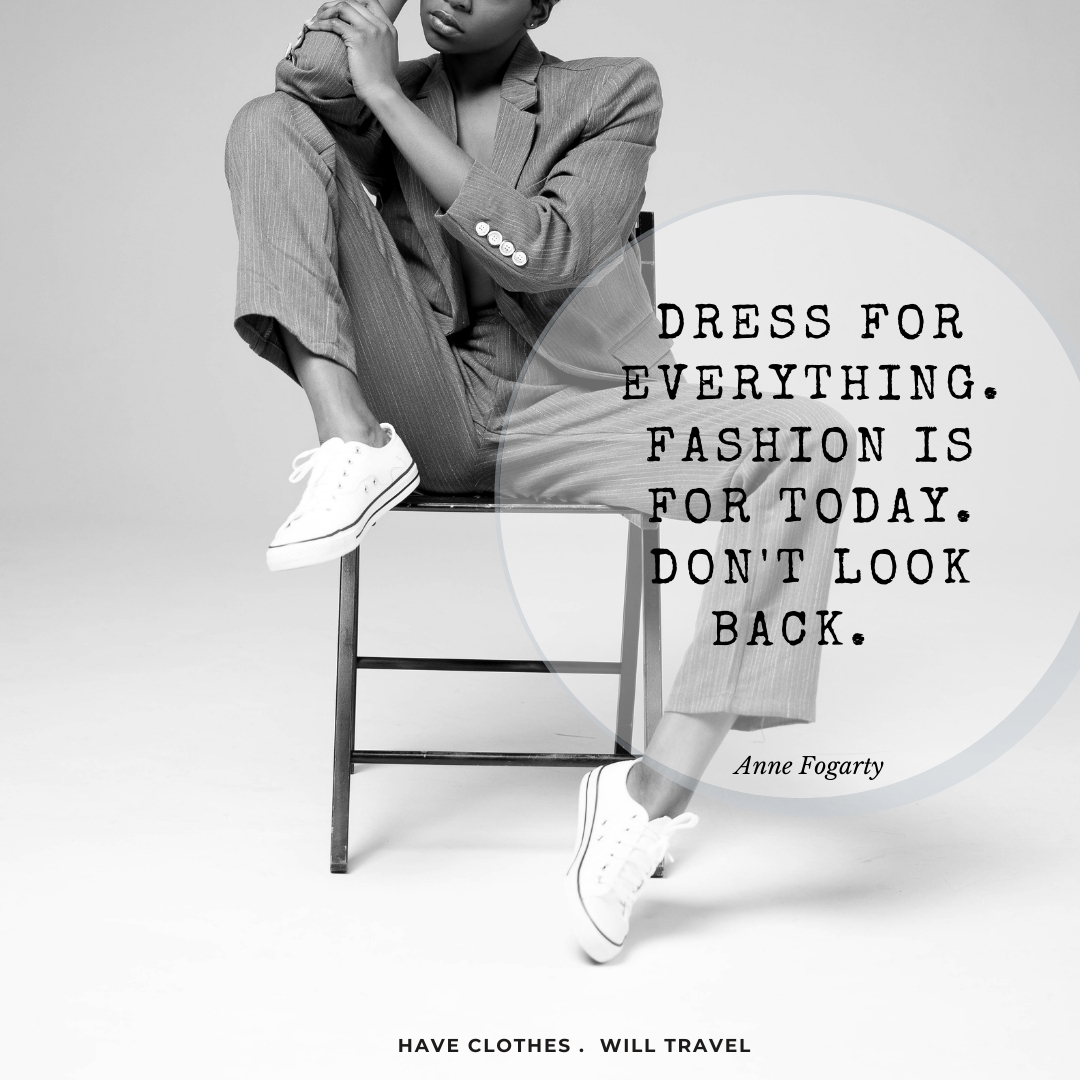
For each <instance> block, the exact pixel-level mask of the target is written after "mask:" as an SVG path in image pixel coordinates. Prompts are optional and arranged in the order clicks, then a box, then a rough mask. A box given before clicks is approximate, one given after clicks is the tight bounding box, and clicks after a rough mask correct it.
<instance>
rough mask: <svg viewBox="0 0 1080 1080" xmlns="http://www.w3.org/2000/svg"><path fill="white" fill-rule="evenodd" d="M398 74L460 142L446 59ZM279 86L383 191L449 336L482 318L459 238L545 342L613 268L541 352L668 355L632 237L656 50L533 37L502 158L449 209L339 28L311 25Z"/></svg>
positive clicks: (477, 172)
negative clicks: (373, 95)
mask: <svg viewBox="0 0 1080 1080" xmlns="http://www.w3.org/2000/svg"><path fill="white" fill-rule="evenodd" d="M397 77H398V81H399V83H400V85H401V87H402V90H403V91H404V93H405V95H406V96H407V97H408V98H410V99H411V100H412V101H413V102H415V103H416V105H417V106H418V107H419V108H420V109H421V110H422V111H423V112H424V113H425V114H426V115H427V116H428V117H429V118H430V119H431V120H432V121H433V122H434V123H435V124H436V125H437V126H438V127H439V128H440V130H442V131H443V132H444V133H445V134H446V135H447V136H448V137H449V138H451V139H452V140H454V141H455V142H456V141H457V122H456V110H455V106H454V99H453V92H452V90H451V87H450V83H449V80H448V78H447V75H446V72H445V71H444V69H443V64H442V57H441V56H439V55H438V54H436V55H435V56H431V57H428V58H427V59H424V60H415V61H409V62H406V63H402V64H400V65H399V68H398V73H397ZM277 89H278V90H281V91H284V92H285V93H287V94H290V95H292V96H293V97H296V98H298V99H300V100H301V101H303V102H305V103H306V104H307V105H309V106H310V107H311V109H312V110H313V111H314V112H315V114H316V115H317V116H318V117H319V118H320V119H321V120H322V121H323V123H324V124H326V126H327V128H328V129H329V130H330V132H331V134H332V135H333V136H334V138H335V141H336V142H337V143H338V145H339V146H340V147H341V149H342V150H344V152H346V153H348V154H349V155H350V157H351V158H352V160H353V161H354V162H355V163H356V164H357V166H358V168H359V170H360V173H361V175H362V176H363V177H364V181H365V183H366V184H367V185H368V186H369V187H370V188H372V189H373V190H375V191H376V192H377V193H378V194H379V196H380V209H381V211H382V215H383V218H384V220H385V221H386V223H387V226H388V228H389V230H390V233H391V235H392V236H393V237H394V240H395V241H396V243H397V245H398V248H399V249H400V251H401V252H402V255H403V256H404V258H405V261H406V263H407V265H408V267H409V271H410V274H411V276H412V277H413V280H414V281H415V282H416V284H417V286H418V289H419V291H420V292H421V294H422V295H423V296H424V297H425V298H426V299H427V301H428V303H429V304H430V305H431V308H432V310H433V312H434V314H435V317H436V320H437V321H438V323H439V326H440V329H441V330H442V331H443V332H444V333H446V334H452V333H455V332H456V331H458V330H462V329H464V328H465V327H466V326H468V325H469V313H468V308H467V305H466V301H465V291H464V285H463V281H462V277H461V273H460V269H459V267H458V264H457V260H456V259H455V257H454V256H453V255H452V254H451V250H450V247H449V246H448V244H447V238H448V237H453V238H455V239H456V240H458V241H459V242H460V243H461V244H463V245H465V246H466V247H467V248H468V249H469V250H471V251H472V252H473V253H474V254H475V255H476V256H477V257H478V258H479V259H480V260H481V262H482V264H483V265H484V267H485V268H486V270H487V272H488V274H489V275H490V277H491V278H492V280H493V281H494V283H495V293H496V302H497V304H498V307H499V310H500V312H501V313H502V315H503V316H504V318H506V319H507V321H508V322H509V323H510V324H511V325H512V326H513V327H514V328H515V329H516V330H517V331H518V333H519V334H521V335H522V337H524V338H525V340H526V341H528V342H530V343H537V342H538V341H541V339H542V337H543V331H544V329H545V327H546V326H547V325H548V323H549V321H550V320H551V319H552V317H553V316H554V315H555V314H556V313H557V312H559V310H560V308H563V307H564V305H566V304H567V301H568V299H569V298H570V297H571V295H572V294H573V293H574V290H575V288H576V287H577V286H579V285H580V284H581V283H582V282H583V281H585V280H586V279H587V278H588V277H589V275H590V274H591V273H592V272H593V271H595V270H596V269H597V268H598V267H601V266H604V264H605V263H607V264H608V265H607V267H606V271H607V272H606V273H605V275H604V276H603V283H605V284H602V287H601V288H595V287H592V288H589V289H586V290H584V292H583V293H579V294H578V296H577V297H575V301H574V302H573V303H571V304H570V305H568V307H567V310H566V314H565V317H564V318H560V320H559V330H558V337H559V339H560V340H561V341H562V345H561V346H560V347H559V348H557V349H555V348H553V347H548V348H544V346H543V343H542V341H541V344H540V349H541V351H542V352H543V353H544V354H545V355H547V357H548V359H549V360H551V361H552V362H553V363H555V364H556V365H557V366H558V367H560V368H562V369H564V370H565V371H569V372H572V373H574V374H575V375H576V376H586V377H588V378H594V379H600V380H602V381H614V380H616V379H622V378H623V373H622V368H621V364H622V363H649V362H650V361H652V360H655V359H658V358H659V357H660V356H662V355H664V353H665V352H666V347H665V346H664V344H663V342H660V341H659V340H658V333H659V328H658V325H657V324H656V320H655V318H654V317H653V311H652V304H651V302H650V300H649V298H648V294H647V292H646V291H645V288H644V285H643V283H642V281H641V274H640V264H639V262H638V259H637V254H636V250H635V249H625V245H626V241H627V238H628V237H629V236H630V235H631V233H632V232H633V228H634V224H635V222H636V220H637V214H638V212H639V210H640V209H641V206H642V203H643V201H644V197H645V176H646V172H647V169H648V162H649V158H650V157H651V156H652V153H653V151H654V149H655V147H656V134H657V129H658V126H659V120H660V111H661V107H662V100H661V95H660V84H659V80H658V79H657V76H656V72H655V70H654V69H653V68H652V66H651V65H650V64H648V63H647V62H646V61H645V60H641V59H637V58H595V59H587V60H574V61H562V60H558V59H557V58H555V57H553V56H549V55H547V54H546V53H541V52H540V51H539V50H538V49H537V48H536V46H535V45H534V44H533V42H532V40H531V39H530V38H528V37H525V38H523V39H522V41H521V43H520V44H519V45H518V48H517V50H516V51H515V53H514V55H513V57H512V59H511V61H510V65H509V67H508V69H507V71H506V75H505V77H504V79H503V84H502V101H501V104H500V108H499V115H498V125H497V128H496V133H495V144H494V154H493V157H492V161H491V165H490V166H487V165H482V164H480V163H479V162H475V163H474V164H473V167H472V169H471V170H470V171H469V174H468V177H467V178H466V180H465V183H464V184H463V186H462V188H461V192H460V194H459V195H458V197H457V198H456V199H455V201H454V203H453V204H452V205H451V206H450V207H448V208H447V210H446V211H445V212H443V211H442V210H441V209H440V207H439V205H438V204H437V202H436V201H435V199H434V197H433V196H432V195H431V194H430V192H429V191H428V190H427V188H426V187H425V186H424V184H423V182H422V181H421V180H420V178H419V177H418V176H417V175H416V173H415V172H414V171H413V169H412V167H411V166H410V165H409V163H408V161H406V160H405V158H404V157H402V155H401V154H400V153H398V151H397V149H396V148H395V147H394V146H393V144H392V143H391V142H390V140H389V139H388V138H387V137H386V135H385V132H384V131H383V130H382V127H381V125H380V124H379V122H378V121H377V120H376V119H375V118H374V116H373V115H372V113H371V111H370V110H369V109H368V108H367V107H366V106H365V105H364V104H363V103H362V102H361V101H360V100H359V99H358V98H357V97H356V96H355V95H354V93H353V90H352V84H351V81H350V78H349V67H348V61H347V58H346V51H345V46H344V44H343V42H342V41H341V39H340V38H339V37H338V36H337V35H336V34H332V33H326V32H315V31H312V32H306V33H305V34H303V35H302V36H301V38H300V41H299V42H298V43H297V44H296V45H295V46H294V47H293V48H292V49H291V50H290V52H289V54H288V56H286V58H285V59H284V60H282V61H281V63H280V64H279V65H278V68H277ZM478 226H479V228H478ZM491 231H497V232H499V233H501V234H502V235H503V237H504V238H505V239H507V240H509V241H510V242H511V244H512V245H513V247H514V249H515V251H521V252H524V255H525V260H526V261H525V262H524V264H523V265H519V264H518V263H515V262H514V261H513V258H512V257H510V256H507V255H503V254H501V253H500V250H499V248H498V247H495V246H493V245H492V244H491V243H490V242H489V240H488V236H489V234H490V232H491ZM620 251H621V252H622V255H621V257H620V258H617V259H614V260H613V257H614V256H617V255H618V254H619V253H620ZM520 261H521V260H520V256H519V262H520ZM554 340H555V339H554V338H552V344H553V343H554Z"/></svg>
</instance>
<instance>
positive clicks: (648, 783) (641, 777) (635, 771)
mask: <svg viewBox="0 0 1080 1080" xmlns="http://www.w3.org/2000/svg"><path fill="white" fill-rule="evenodd" d="M626 793H627V794H628V795H629V796H630V798H631V799H633V800H634V802H636V803H638V804H639V805H641V806H643V807H645V810H646V812H647V813H648V815H649V820H650V821H652V820H653V818H658V817H677V816H678V815H679V814H681V813H682V812H683V811H684V810H685V809H686V808H687V806H688V805H689V804H690V799H691V798H692V797H693V794H694V793H693V792H692V791H690V790H689V789H688V788H686V787H684V786H683V785H682V784H680V783H678V781H676V780H672V779H670V778H669V777H667V776H664V775H663V774H662V773H658V772H656V771H655V770H654V769H650V768H649V766H648V765H646V764H645V761H644V760H641V761H639V762H638V763H637V764H636V765H634V766H633V768H631V769H630V771H629V772H628V773H627V774H626Z"/></svg>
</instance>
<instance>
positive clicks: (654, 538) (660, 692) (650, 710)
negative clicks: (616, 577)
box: [641, 525, 664, 878]
mask: <svg viewBox="0 0 1080 1080" xmlns="http://www.w3.org/2000/svg"><path fill="white" fill-rule="evenodd" d="M642 539H643V545H642V561H643V563H644V579H645V582H644V585H643V595H642V617H641V622H642V627H643V630H644V634H643V636H644V638H645V642H644V652H645V658H644V662H643V664H642V668H643V672H644V696H645V744H646V745H648V743H649V741H650V740H651V739H652V737H653V732H654V731H655V730H656V725H657V722H658V721H659V719H660V714H661V713H662V712H663V709H664V705H663V699H664V677H663V670H662V666H661V653H660V644H661V641H660V586H659V585H654V584H653V579H652V574H651V573H650V564H652V565H655V564H654V563H653V562H652V549H653V548H655V547H659V546H660V526H659V525H653V526H652V527H651V528H650V527H649V526H648V525H646V526H645V527H644V528H643V530H642ZM652 876H653V877H654V878H662V877H663V876H664V863H663V860H661V862H660V865H659V866H657V868H656V869H655V870H654V871H653V875H652Z"/></svg>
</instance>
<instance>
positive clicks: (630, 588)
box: [330, 211, 662, 874]
mask: <svg viewBox="0 0 1080 1080" xmlns="http://www.w3.org/2000/svg"><path fill="white" fill-rule="evenodd" d="M652 228H653V215H652V214H651V213H648V212H646V211H643V212H642V213H641V214H640V215H639V216H638V225H637V230H636V232H635V235H636V236H637V237H638V238H639V254H640V255H641V262H642V277H643V278H644V280H645V284H646V287H647V288H648V290H649V296H650V297H651V298H652V300H653V303H654V304H655V302H656V286H655V275H654V266H655V256H654V247H653V237H652ZM394 509H395V511H426V512H443V513H447V512H449V513H461V512H466V513H478V512H479V513H493V512H496V511H497V512H499V513H562V514H565V513H572V514H622V515H623V516H625V517H626V518H627V520H628V523H629V524H628V529H627V540H626V572H625V580H624V592H623V626H622V646H621V652H620V659H619V660H618V661H611V662H605V661H582V660H561V661H547V660H484V659H445V658H435V657H406V656H358V655H357V652H356V639H357V629H358V623H359V572H360V553H359V550H356V551H353V552H351V553H350V554H348V555H346V556H345V557H344V558H343V559H342V560H341V583H340V593H339V600H338V657H337V704H336V711H335V727H334V793H333V808H332V824H331V830H330V871H331V873H335V874H344V873H347V872H348V858H349V798H350V794H351V787H352V774H353V772H354V770H355V768H356V767H357V766H358V765H360V764H365V763H370V764H395V765H402V764H425V765H533V766H590V767H595V766H596V765H601V764H604V763H607V762H612V761H620V760H625V759H626V758H627V757H629V756H631V753H632V738H633V725H634V699H635V695H636V689H637V687H636V683H637V661H638V637H639V627H640V629H641V630H642V635H641V636H642V639H643V640H642V645H643V650H642V651H643V654H644V655H643V665H642V667H643V672H642V675H643V698H644V712H645V725H644V726H645V742H646V743H647V742H648V741H649V739H650V738H651V737H652V733H653V728H654V727H655V725H656V722H657V721H658V720H659V718H660V712H661V697H662V671H661V662H660V588H659V586H658V585H655V584H653V582H652V578H651V577H650V575H649V572H648V568H647V567H646V556H647V554H648V553H649V552H651V550H652V549H653V548H654V547H658V546H659V525H658V524H655V523H650V522H649V521H648V520H647V519H646V518H645V515H644V514H642V513H639V512H638V511H634V510H625V509H621V508H618V507H610V506H600V505H578V504H568V503H544V502H530V501H526V500H522V501H518V502H501V503H500V502H496V500H495V499H494V498H493V497H492V496H485V495H423V494H419V493H414V494H413V495H410V496H409V497H408V498H407V499H405V500H404V501H402V502H401V503H399V504H398V505H397V506H396V507H395V508H394ZM359 669H363V670H372V669H394V670H399V671H402V670H404V671H501V672H529V673H537V674H545V673H549V672H556V673H557V672H566V673H578V674H595V675H618V676H619V699H618V706H617V709H616V722H615V745H614V747H613V750H612V752H611V753H610V754H529V753H470V752H448V751H428V750H357V749H356V672H357V670H359ZM658 872H659V871H658Z"/></svg>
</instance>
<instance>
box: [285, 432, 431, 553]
mask: <svg viewBox="0 0 1080 1080" xmlns="http://www.w3.org/2000/svg"><path fill="white" fill-rule="evenodd" d="M381 426H382V429H383V431H385V432H386V433H387V435H389V436H390V440H389V442H387V443H386V445H385V446H380V447H374V446H367V445H365V444H364V443H360V442H344V441H343V440H341V439H337V438H334V439H327V440H326V442H324V443H323V444H322V446H319V447H317V448H316V449H314V450H305V451H304V452H303V453H302V454H297V455H296V457H295V458H294V459H293V471H292V475H291V476H290V477H289V482H290V483H293V484H298V483H299V482H300V481H301V480H303V479H304V477H307V487H306V488H305V489H304V495H303V497H302V498H301V499H300V505H299V506H297V508H296V509H295V510H294V511H293V512H292V513H291V514H290V515H289V516H288V518H287V519H286V520H285V524H284V525H282V526H281V528H280V529H278V531H277V533H276V534H275V536H274V539H273V540H272V541H271V542H270V547H269V548H268V549H267V552H266V565H267V566H269V567H270V569H271V570H292V569H295V568H296V567H299V566H311V565H313V564H314V563H320V562H329V561H330V560H331V559H339V558H341V556H342V555H347V554H348V553H349V552H350V551H352V550H353V549H354V548H355V547H356V546H357V545H358V544H359V543H360V540H361V537H363V535H364V530H365V529H367V528H368V526H370V525H373V524H374V523H375V522H376V521H378V520H379V518H381V517H382V516H383V514H385V513H386V512H387V511H388V510H390V509H392V508H393V507H394V506H396V505H397V504H398V503H399V502H401V500H402V499H404V498H405V496H406V495H408V494H409V493H410V492H411V491H414V490H415V489H416V487H417V485H418V484H419V483H420V475H419V473H418V471H417V468H416V463H415V462H414V461H413V459H412V455H411V454H410V453H409V451H408V450H407V449H406V447H405V444H404V443H403V442H402V441H401V439H400V437H399V436H398V435H397V433H396V432H395V431H394V429H393V428H392V427H391V426H390V425H389V424H383V425H381Z"/></svg>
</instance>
